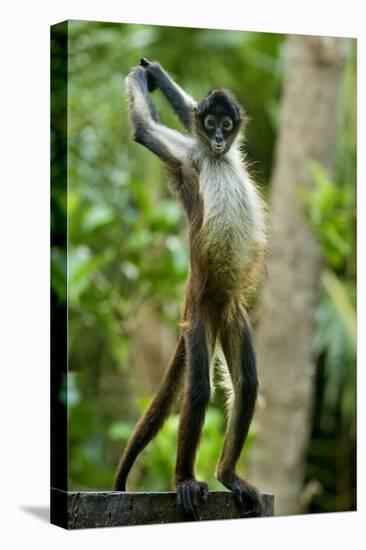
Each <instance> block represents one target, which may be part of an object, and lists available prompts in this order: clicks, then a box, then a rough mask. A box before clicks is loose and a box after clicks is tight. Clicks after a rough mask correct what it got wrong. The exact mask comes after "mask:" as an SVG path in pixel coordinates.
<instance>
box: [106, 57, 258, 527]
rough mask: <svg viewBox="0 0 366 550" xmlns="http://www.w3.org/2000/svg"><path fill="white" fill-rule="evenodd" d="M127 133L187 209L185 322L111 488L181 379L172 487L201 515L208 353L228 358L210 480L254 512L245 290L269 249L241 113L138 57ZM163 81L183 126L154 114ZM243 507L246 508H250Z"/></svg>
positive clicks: (187, 509)
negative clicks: (244, 454)
mask: <svg viewBox="0 0 366 550" xmlns="http://www.w3.org/2000/svg"><path fill="white" fill-rule="evenodd" d="M126 87H127V95H128V102H129V112H130V118H131V122H132V127H133V132H134V134H133V137H134V140H135V141H136V142H137V143H140V144H142V145H143V146H145V147H147V149H149V150H150V151H152V152H153V153H155V155H157V156H158V157H159V158H160V159H161V160H162V161H163V163H164V164H165V165H166V167H167V169H168V172H169V175H170V180H171V185H172V188H173V190H174V192H175V193H176V195H177V197H178V199H179V200H180V202H181V204H182V206H183V209H184V211H185V214H186V218H187V223H188V230H189V251H190V273H189V278H188V283H187V289H186V295H185V303H184V308H183V318H182V331H181V335H180V338H179V340H178V343H177V346H176V350H175V353H174V355H173V357H172V359H171V361H170V363H169V365H168V367H167V369H166V371H165V374H164V376H163V380H162V382H161V385H160V388H159V390H158V392H157V394H156V396H155V397H154V399H153V400H152V402H151V404H150V406H149V407H148V409H147V411H146V412H145V414H144V415H143V416H142V418H141V419H140V421H139V422H138V423H137V425H136V427H135V430H134V433H133V435H132V437H131V439H130V441H129V443H128V445H127V447H126V449H125V451H124V453H123V455H122V457H121V460H120V463H119V466H118V470H117V474H116V480H115V489H116V490H118V491H125V490H126V480H127V476H128V473H129V471H130V469H131V467H132V465H133V463H134V461H135V459H136V457H137V456H138V454H139V453H140V452H141V451H142V450H143V449H144V447H145V446H146V445H147V444H148V443H149V441H150V440H151V439H152V438H153V437H154V436H155V435H156V434H157V432H158V431H159V429H160V428H161V427H162V425H163V423H164V420H165V419H166V417H167V415H168V414H169V412H170V411H171V409H172V406H173V404H174V402H175V399H176V396H177V393H178V391H179V389H180V387H181V386H183V387H184V394H183V400H182V405H181V414H180V423H179V429H178V446H177V458H176V468H175V476H174V487H175V489H176V493H177V505H178V506H179V507H180V508H181V509H183V512H184V513H185V515H186V517H189V518H191V519H199V515H198V510H199V502H200V501H206V500H207V497H208V486H207V483H205V482H203V481H197V480H196V478H195V473H194V464H195V457H196V451H197V447H198V443H199V439H200V435H201V431H202V427H203V423H204V417H205V411H206V408H207V406H208V403H209V400H210V394H211V386H212V370H213V365H214V364H217V362H216V361H214V358H215V356H216V354H217V353H220V354H221V356H222V357H223V358H224V360H225V362H226V368H225V365H223V364H222V363H221V367H220V368H221V369H223V370H225V375H224V376H223V378H224V386H225V388H226V389H227V390H228V395H229V399H228V404H229V414H228V423H227V431H226V434H225V438H224V443H223V448H222V452H221V456H220V459H219V462H218V466H217V470H216V477H217V479H218V480H219V481H220V482H221V483H222V484H223V485H224V486H225V487H226V488H227V489H229V490H231V491H232V492H233V494H234V497H235V499H236V502H237V503H238V505H239V506H240V507H241V510H242V515H243V516H249V515H250V516H258V515H261V511H262V508H261V500H260V495H259V493H258V491H257V489H255V488H254V487H253V486H251V485H250V484H249V483H248V482H247V481H245V480H244V479H242V478H241V477H239V475H238V474H237V473H236V471H235V466H236V463H237V461H238V458H239V456H240V453H241V449H242V447H243V444H244V441H245V438H246V436H247V433H248V429H249V425H250V423H251V420H252V416H253V412H254V406H255V401H256V397H257V387H258V382H257V372H256V356H255V350H254V345H253V340H252V335H251V328H250V325H249V320H248V315H247V313H246V309H245V308H246V296H247V293H248V291H249V289H251V288H253V286H256V282H257V281H258V280H259V278H260V275H259V274H260V273H261V271H262V269H261V266H262V265H263V261H262V259H263V258H264V253H265V248H266V237H265V226H264V209H263V203H262V200H261V198H260V196H259V194H258V192H257V191H256V188H255V186H254V184H253V183H252V181H251V179H250V177H249V175H248V172H247V170H246V166H245V163H244V161H243V159H242V156H241V154H240V149H239V146H240V139H241V138H240V129H241V126H242V124H243V122H244V113H243V110H242V108H241V107H240V106H239V104H238V102H237V100H236V99H235V98H234V96H233V95H232V94H231V93H230V92H229V91H227V90H224V89H221V88H220V89H214V90H212V91H211V92H210V93H209V94H208V95H207V96H206V97H205V98H204V99H203V100H202V101H201V102H200V103H196V102H195V101H194V100H193V99H192V98H191V97H190V96H189V95H188V94H186V93H185V92H184V91H183V90H182V89H181V88H180V87H179V86H178V85H177V84H176V83H175V82H173V80H172V79H171V78H170V76H169V75H168V74H167V73H166V72H165V71H164V70H163V68H162V67H161V66H160V64H159V63H156V62H149V61H147V60H146V59H144V58H141V60H140V65H139V66H137V67H135V68H134V69H132V71H131V72H130V74H129V75H128V77H127V79H126ZM157 89H158V90H160V91H161V92H162V93H163V94H164V95H165V97H166V98H167V100H168V101H169V102H170V104H171V106H172V108H173V109H174V111H175V113H176V114H177V116H178V117H179V119H180V121H181V122H182V123H183V125H184V126H185V128H186V129H187V131H188V133H187V134H182V133H180V132H178V131H176V130H173V129H170V128H167V127H166V126H165V125H163V124H161V123H160V122H159V117H158V114H157V112H156V109H155V106H154V104H153V102H152V100H151V96H150V93H149V92H153V91H154V90H157ZM248 510H249V511H248Z"/></svg>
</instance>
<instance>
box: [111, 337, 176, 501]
mask: <svg viewBox="0 0 366 550" xmlns="http://www.w3.org/2000/svg"><path fill="white" fill-rule="evenodd" d="M184 364H185V346H184V337H183V335H182V336H180V338H179V341H178V344H177V347H176V350H175V353H174V356H173V358H172V359H171V361H170V363H169V365H168V367H167V369H166V371H165V374H164V378H163V380H162V383H161V385H160V388H159V390H158V393H157V394H156V396H155V397H154V399H153V400H152V402H151V403H150V406H149V408H148V409H147V411H146V412H145V413H144V415H143V416H142V418H141V419H140V420H139V422H138V423H137V425H136V427H135V430H134V432H133V434H132V436H131V439H130V441H129V442H128V445H127V447H126V449H125V451H124V453H123V455H122V457H121V460H120V463H119V466H118V469H117V474H116V478H115V483H114V487H115V490H116V491H125V490H126V480H127V476H128V474H129V472H130V470H131V468H132V466H133V463H134V462H135V460H136V458H137V456H138V455H139V453H140V452H141V451H142V450H143V449H144V448H145V447H146V445H147V444H148V443H149V441H151V439H152V438H153V437H154V436H155V435H156V434H157V433H158V431H159V429H160V428H161V427H162V425H163V423H164V421H165V419H166V417H167V416H168V414H169V413H170V411H171V408H172V406H173V404H174V400H175V397H176V395H177V390H178V388H179V385H180V383H181V380H182V374H183V371H184Z"/></svg>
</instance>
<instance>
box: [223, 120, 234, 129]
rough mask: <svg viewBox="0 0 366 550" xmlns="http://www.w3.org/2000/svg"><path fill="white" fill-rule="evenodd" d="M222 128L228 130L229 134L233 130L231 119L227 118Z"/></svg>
mask: <svg viewBox="0 0 366 550" xmlns="http://www.w3.org/2000/svg"><path fill="white" fill-rule="evenodd" d="M222 127H223V129H224V130H226V131H227V132H229V131H230V130H232V128H233V121H232V120H231V118H229V117H228V118H225V119H224V121H223V123H222Z"/></svg>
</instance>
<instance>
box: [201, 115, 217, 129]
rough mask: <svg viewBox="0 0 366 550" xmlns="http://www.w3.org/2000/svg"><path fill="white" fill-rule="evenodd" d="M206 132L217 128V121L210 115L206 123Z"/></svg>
mask: <svg viewBox="0 0 366 550" xmlns="http://www.w3.org/2000/svg"><path fill="white" fill-rule="evenodd" d="M204 125H205V128H206V130H213V129H214V128H215V126H216V121H215V119H214V117H213V116H212V115H208V116H207V117H206V118H205V122H204Z"/></svg>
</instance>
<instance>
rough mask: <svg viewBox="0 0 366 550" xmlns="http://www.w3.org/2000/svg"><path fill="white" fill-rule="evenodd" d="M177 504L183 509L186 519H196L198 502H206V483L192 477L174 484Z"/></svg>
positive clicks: (197, 517) (197, 516)
mask: <svg viewBox="0 0 366 550" xmlns="http://www.w3.org/2000/svg"><path fill="white" fill-rule="evenodd" d="M176 491H177V505H178V506H179V507H180V508H182V509H183V511H184V514H185V515H186V516H187V519H193V520H196V521H198V520H199V519H200V518H199V515H198V507H199V502H200V501H201V502H206V500H207V498H208V485H207V483H205V482H204V481H197V480H196V479H194V478H191V479H185V480H184V481H180V482H179V483H177V485H176Z"/></svg>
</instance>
